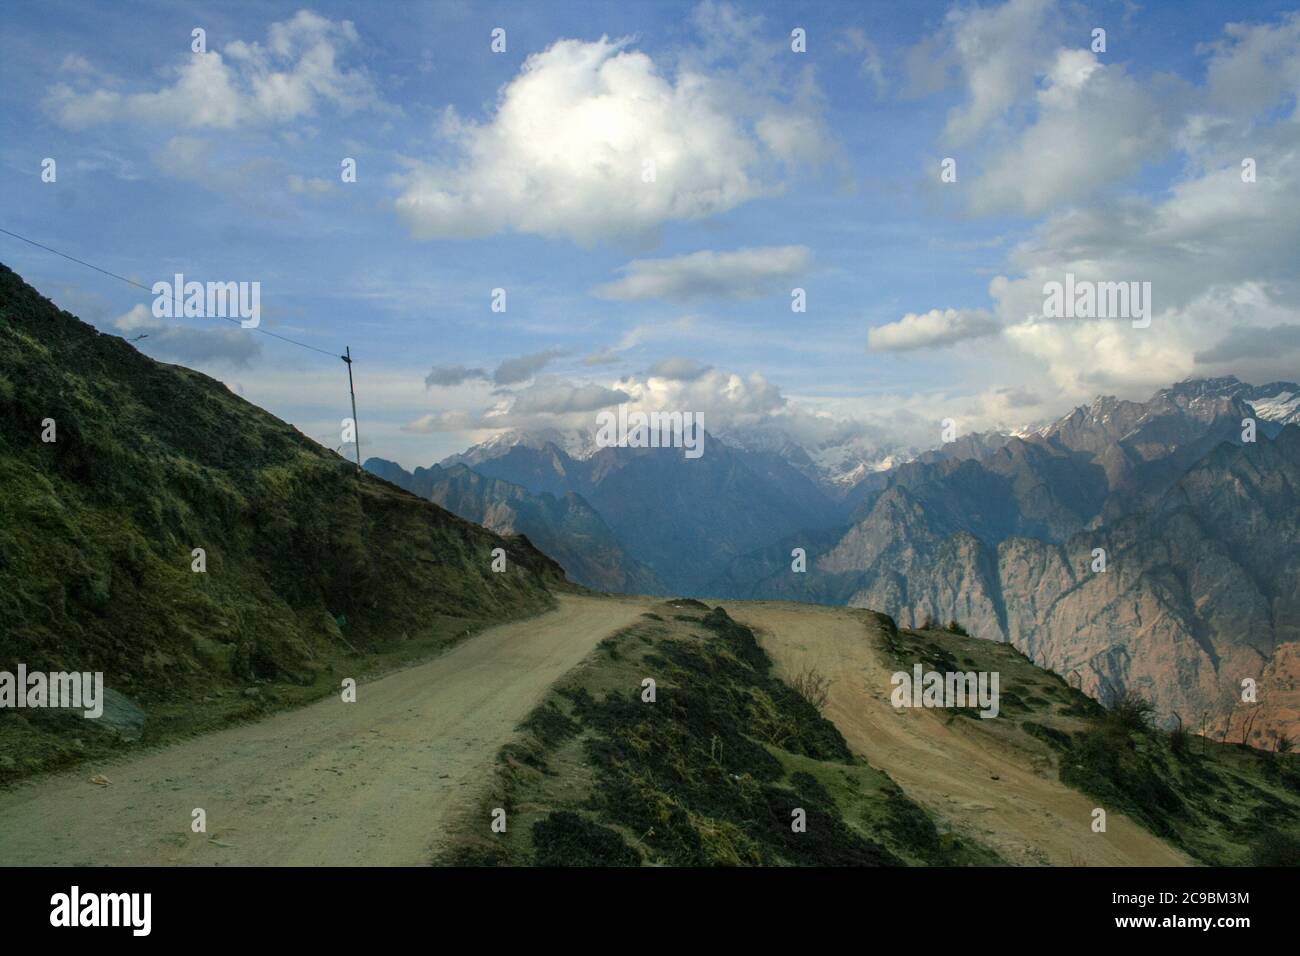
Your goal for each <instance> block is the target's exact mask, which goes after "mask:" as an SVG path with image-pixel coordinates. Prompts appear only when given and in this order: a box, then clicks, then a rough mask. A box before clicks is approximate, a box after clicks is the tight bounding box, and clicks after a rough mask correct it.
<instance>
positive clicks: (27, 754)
mask: <svg viewBox="0 0 1300 956" xmlns="http://www.w3.org/2000/svg"><path fill="white" fill-rule="evenodd" d="M250 334H251V333H250ZM322 362H323V363H324V364H323V366H322V371H321V374H322V375H335V374H338V372H339V370H338V369H336V368H334V367H332V366H331V365H329V360H328V359H327V358H325V357H324V356H322ZM340 364H341V363H340ZM45 419H53V420H54V421H55V423H56V424H55V427H56V437H57V440H56V441H54V442H52V443H45V442H42V440H41V436H42V430H43V424H42V423H43V421H44V420H45ZM496 547H504V548H505V549H506V551H507V553H508V564H507V571H506V572H505V573H493V572H492V571H491V551H492V549H493V548H496ZM195 548H202V549H204V550H205V551H206V559H207V571H206V573H196V572H195V571H193V570H191V562H192V560H193V559H192V557H191V553H192V550H193V549H195ZM562 582H563V573H562V572H561V571H560V570H559V568H558V567H557V566H556V565H555V564H553V563H552V562H551V561H550V560H549V559H547V558H545V557H544V556H543V555H541V554H540V553H539V552H537V551H536V550H535V549H534V548H533V547H532V546H531V545H530V544H529V543H528V542H527V540H526V539H523V538H501V537H498V536H497V535H494V534H492V533H490V532H488V531H485V530H484V529H482V528H480V527H478V526H476V525H473V524H471V523H470V522H467V521H463V520H461V519H459V518H456V517H455V516H453V515H451V514H449V513H447V512H446V511H443V510H442V509H441V508H439V507H437V506H436V505H433V504H431V503H429V502H427V501H422V500H420V499H418V498H415V497H414V496H412V495H409V494H407V493H406V492H404V491H401V490H399V489H398V488H395V487H394V486H392V485H389V484H388V483H386V482H383V481H381V480H379V479H376V478H374V477H372V476H368V475H366V476H362V477H358V476H357V474H356V473H355V469H354V467H353V466H352V465H350V464H349V463H347V462H346V461H344V460H343V459H341V458H340V457H339V456H337V455H336V454H334V453H332V452H330V451H328V450H326V449H323V448H321V447H320V446H318V445H317V444H316V443H314V442H313V441H311V440H310V439H308V438H306V437H305V436H303V435H302V434H300V433H299V432H298V431H296V430H295V429H294V428H293V427H292V426H290V425H288V424H286V423H285V422H282V421H280V420H278V419H276V418H274V417H273V416H271V415H270V414H268V413H267V412H265V411H263V410H261V409H259V408H257V407H256V406H254V405H251V404H249V403H248V402H245V401H243V400H242V399H240V398H238V397H237V396H235V395H233V394H231V393H230V391H229V390H228V389H227V388H226V387H225V386H224V385H222V384H221V383H220V382H217V381H215V380H213V379H211V378H208V377H207V376H205V375H202V374H199V373H197V372H194V371H190V370H188V369H184V368H180V367H176V366H170V365H164V364H161V363H159V362H155V361H153V360H151V359H149V358H147V357H146V356H144V355H142V354H141V353H139V352H138V351H136V350H135V349H134V348H133V347H131V346H130V345H128V344H127V343H126V342H125V341H123V340H122V339H120V338H117V337H114V336H108V335H103V334H100V333H99V332H97V331H96V330H94V329H93V328H91V327H90V326H88V325H86V324H85V323H82V322H80V321H79V320H77V319H76V318H75V317H74V316H72V315H70V314H68V313H66V312H62V311H60V310H59V309H57V308H56V307H55V306H54V305H53V304H52V303H51V302H49V301H48V300H46V299H44V298H43V297H41V296H40V295H39V294H38V293H36V292H35V290H33V289H32V288H30V287H29V286H27V285H26V284H25V283H23V281H22V280H21V279H20V278H19V277H18V276H17V275H15V274H14V273H13V272H12V271H10V270H9V269H7V268H5V267H3V266H0V670H10V671H12V670H14V669H15V668H16V665H17V664H18V663H19V662H22V663H24V664H26V665H27V667H28V669H29V670H42V671H44V670H75V671H80V670H90V671H103V672H104V675H105V684H106V686H108V687H109V688H111V689H112V690H114V691H116V692H118V693H120V694H124V695H126V696H127V697H128V698H130V699H132V700H134V701H135V702H137V703H139V704H141V705H142V706H143V707H144V708H145V710H146V711H147V712H148V715H149V719H148V720H147V721H146V723H145V726H144V735H145V739H146V740H149V739H159V738H160V737H161V736H165V735H166V734H167V733H168V732H169V729H171V730H175V729H176V728H177V727H181V728H190V727H201V726H205V725H207V724H208V723H210V722H211V721H213V720H217V721H219V720H223V719H227V718H230V717H239V716H243V715H246V714H250V713H257V712H258V711H259V710H261V709H263V708H265V707H266V706H269V705H270V704H272V703H274V702H275V700H276V699H277V698H282V699H298V698H301V697H304V696H310V695H311V694H314V693H321V692H324V690H326V689H329V688H337V687H338V686H339V680H341V678H342V677H344V676H356V674H357V673H358V672H360V671H363V670H365V669H366V668H367V667H369V666H371V665H372V664H373V662H374V661H375V660H376V659H378V658H382V657H383V656H384V655H385V654H388V655H391V654H392V653H394V652H409V650H410V649H411V648H422V649H425V650H428V649H431V648H433V647H436V646H438V645H439V644H442V643H445V642H447V641H449V640H452V639H454V638H457V637H460V636H463V635H464V634H465V633H466V632H468V631H470V630H472V629H474V628H476V627H478V626H480V625H481V624H483V623H485V622H490V621H497V620H501V619H503V618H506V617H511V616H517V615H522V614H527V613H531V612H535V611H539V610H541V609H543V608H546V607H548V606H550V605H551V603H552V599H551V597H550V594H549V592H548V590H547V588H548V586H549V585H560V584H562ZM404 649H405V651H404ZM399 656H400V653H399ZM116 744H117V735H116V734H115V733H114V732H113V730H112V728H111V727H110V726H109V722H108V721H100V722H97V721H87V720H84V719H81V718H73V717H70V716H67V715H61V714H57V713H51V712H48V711H46V712H41V711H36V710H23V711H17V710H5V711H0V755H2V758H3V759H0V783H2V782H4V781H5V780H8V779H13V778H14V777H16V776H19V775H21V774H23V773H27V772H31V771H33V770H37V769H44V768H48V767H51V766H56V765H58V764H60V763H66V762H69V761H74V760H76V759H78V758H79V757H81V756H84V755H87V754H90V753H99V752H103V751H104V750H105V749H109V750H111V749H113V747H115V746H116Z"/></svg>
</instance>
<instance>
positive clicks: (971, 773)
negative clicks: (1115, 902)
mask: <svg viewBox="0 0 1300 956" xmlns="http://www.w3.org/2000/svg"><path fill="white" fill-rule="evenodd" d="M724 606H725V607H726V608H727V612H728V613H729V614H731V616H732V617H733V618H735V619H736V620H737V621H739V622H741V623H742V624H745V625H747V626H749V627H750V628H752V629H753V630H754V633H755V635H756V636H757V637H758V639H759V642H760V644H762V646H763V649H764V650H766V651H767V652H768V654H770V655H771V656H772V658H773V660H774V661H775V662H776V664H777V672H778V673H779V674H780V676H781V677H783V678H785V679H787V680H788V679H789V678H790V677H791V676H792V675H794V674H798V673H799V672H800V671H801V670H802V669H803V668H804V667H806V666H813V667H815V668H817V670H819V671H820V672H821V673H822V674H823V675H825V676H826V677H828V678H830V679H831V680H832V683H831V686H830V696H829V698H828V700H827V704H826V709H825V714H826V717H827V718H828V719H829V720H831V721H832V722H834V724H835V726H836V727H838V728H839V730H840V733H842V734H843V735H844V738H845V739H846V740H847V741H848V744H849V747H850V748H851V749H852V750H853V751H854V753H857V754H859V755H861V756H862V757H865V758H866V759H867V760H868V761H869V762H870V763H871V764H872V766H874V767H877V768H878V769H880V770H883V771H885V772H886V773H888V774H889V775H890V777H892V778H893V779H894V781H895V782H896V783H897V784H898V785H899V786H901V787H902V788H903V789H904V790H905V791H906V792H907V794H908V796H910V797H911V798H912V799H913V800H916V801H917V802H918V803H920V804H922V805H923V806H924V807H926V808H927V809H928V810H930V811H931V812H932V813H934V814H935V815H936V816H938V817H941V818H943V819H945V820H947V821H949V822H950V823H951V824H953V825H954V826H955V828H956V829H957V830H958V831H959V832H961V833H963V834H966V835H968V836H970V837H971V838H973V839H975V840H978V841H980V842H982V843H984V844H985V845H986V846H990V847H992V848H993V849H995V850H997V851H998V853H999V854H1001V855H1002V857H1003V859H1005V860H1006V861H1007V862H1008V863H1013V864H1020V865H1043V864H1049V865H1053V866H1072V865H1073V866H1187V865H1190V863H1191V861H1190V860H1189V858H1188V857H1187V856H1186V855H1185V854H1183V853H1182V852H1181V851H1179V850H1177V849H1175V848H1174V847H1171V846H1169V845H1168V844H1167V843H1165V842H1164V841H1162V840H1160V839H1159V838H1157V837H1156V836H1154V835H1153V834H1151V833H1149V832H1148V831H1147V830H1145V829H1143V828H1142V827H1141V826H1139V825H1138V824H1137V823H1135V822H1133V821H1132V820H1130V819H1128V818H1127V817H1125V816H1123V815H1122V814H1120V813H1118V812H1108V813H1107V820H1106V832H1105V833H1094V832H1092V829H1091V823H1092V810H1093V807H1094V806H1095V801H1093V800H1092V799H1090V798H1088V797H1086V796H1084V795H1083V794H1081V793H1079V792H1078V791H1076V790H1072V789H1070V788H1069V787H1067V786H1065V785H1064V784H1063V783H1061V782H1060V780H1059V779H1058V778H1057V774H1056V771H1055V770H1054V769H1053V768H1052V766H1051V763H1050V761H1049V760H1048V759H1047V758H1046V757H1045V756H1043V754H1041V753H1037V752H1032V751H1030V750H1029V749H1028V748H1020V747H1017V746H1016V745H1015V744H1014V743H1013V742H1012V741H1011V740H1010V739H1008V737H1006V736H1004V735H1002V734H997V733H993V732H991V731H990V730H989V729H986V728H982V727H981V726H980V724H981V721H978V720H975V721H971V720H955V721H952V722H951V723H949V722H948V721H946V720H945V719H944V718H945V716H946V715H944V714H942V712H940V713H936V712H935V711H929V710H920V709H911V708H900V709H895V708H894V707H893V706H892V705H891V704H890V702H889V691H890V683H889V678H890V675H891V674H892V672H893V670H894V669H893V668H892V667H887V666H886V664H885V663H884V661H883V660H882V657H881V654H880V652H879V650H878V649H877V645H876V642H875V640H874V636H876V630H877V627H878V626H877V625H876V624H875V622H874V620H873V618H872V617H871V616H870V614H868V613H866V612H861V611H855V610H853V609H850V608H829V607H814V606H811V605H796V604H788V603H782V602H743V603H741V602H736V603H730V602H724ZM1033 743H1034V744H1036V742H1033ZM1042 749H1043V750H1045V749H1046V748H1042ZM994 778H996V779H994Z"/></svg>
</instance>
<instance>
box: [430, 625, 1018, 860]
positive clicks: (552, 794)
mask: <svg viewBox="0 0 1300 956" xmlns="http://www.w3.org/2000/svg"><path fill="white" fill-rule="evenodd" d="M647 677H648V678H652V679H654V681H655V682H656V688H655V690H656V700H655V701H654V702H645V701H643V699H642V681H643V679H645V678H647ZM521 730H522V737H521V739H520V741H519V742H518V743H514V744H510V745H508V746H507V747H505V748H503V750H502V752H501V754H500V758H499V767H498V774H497V779H496V781H495V785H494V787H493V789H492V793H491V795H490V796H489V798H488V801H487V803H486V804H485V805H483V806H482V807H480V808H477V810H476V812H475V813H474V814H473V816H472V819H469V820H468V821H467V822H466V825H465V827H464V829H463V830H462V832H461V833H460V834H459V837H458V839H457V840H456V841H455V842H454V844H453V845H452V846H450V847H448V849H447V852H446V856H445V861H446V862H454V863H460V864H489V865H490V864H497V865H541V866H549V865H610V866H622V865H629V866H636V865H641V864H650V865H678V866H688V865H690V866H696V865H703V866H710V865H739V866H750V865H863V866H891V865H894V866H897V865H981V864H994V863H997V862H999V860H998V858H997V857H996V856H995V855H994V854H993V853H991V852H990V851H988V850H987V849H985V848H984V847H982V846H980V845H978V844H976V843H973V842H972V841H969V840H966V839H964V838H959V837H956V836H953V835H952V834H949V833H947V832H945V831H944V830H943V829H942V828H940V827H938V826H936V824H935V821H934V820H933V819H932V818H931V817H930V816H929V815H928V814H927V813H926V812H925V811H924V810H923V809H922V808H921V807H919V806H918V805H917V804H915V803H914V802H912V801H911V800H909V799H908V798H907V797H906V796H905V795H904V794H903V792H902V790H900V789H899V788H898V786H896V785H895V784H894V783H893V781H891V780H890V779H889V777H888V776H886V775H885V774H883V773H881V772H880V771H878V770H876V769H875V768H873V767H871V766H870V765H869V764H867V763H866V762H865V761H863V760H860V759H857V758H855V757H854V756H853V755H852V754H851V753H850V752H849V749H848V747H847V745H846V744H845V742H844V738H843V737H841V736H840V734H839V732H838V731H837V730H836V729H835V726H834V725H833V724H831V723H830V722H829V721H827V720H825V719H824V718H823V717H822V716H821V715H820V713H819V712H818V710H817V708H816V707H815V706H814V705H813V704H812V703H810V702H809V701H808V700H807V699H805V697H804V696H801V694H800V693H798V692H796V691H795V690H794V689H792V688H791V687H790V686H787V685H786V684H784V683H782V682H781V681H779V680H777V679H776V678H775V677H774V676H773V675H772V673H771V662H770V661H769V659H768V657H767V655H766V654H765V653H764V652H763V651H762V649H761V648H760V647H759V646H758V644H757V642H756V641H755V639H754V636H753V634H752V633H751V632H750V630H749V629H748V628H745V627H742V626H741V625H739V624H737V623H736V622H735V621H733V620H732V619H731V618H730V617H728V615H727V613H726V611H725V610H723V609H722V608H714V609H713V610H709V609H708V608H707V607H706V606H705V605H703V604H700V603H699V602H695V601H677V602H668V603H665V604H663V605H662V606H661V607H660V609H659V611H658V612H656V613H651V614H647V615H645V617H644V619H643V621H642V622H641V623H639V624H637V625H635V626H633V627H631V628H628V629H627V630H624V631H622V632H620V633H619V634H617V635H615V636H613V637H610V638H608V639H606V640H605V641H604V642H602V644H601V645H600V647H599V648H597V650H596V651H595V652H594V653H593V654H592V655H591V656H590V657H589V658H588V659H587V661H586V662H585V663H584V664H583V665H582V666H580V667H578V668H576V669H575V670H574V671H573V672H571V674H570V675H569V677H567V678H566V679H565V680H564V681H562V682H561V683H560V684H559V685H557V687H556V688H555V690H554V691H553V692H552V693H551V695H550V697H549V699H547V700H546V701H545V702H544V703H543V704H542V706H540V707H539V708H538V709H537V710H536V711H535V712H534V713H533V714H532V716H531V717H530V718H529V719H528V720H527V721H526V722H525V724H524V725H523V727H522V728H521ZM495 807H501V808H503V809H505V811H506V813H507V829H506V832H505V833H502V834H495V833H493V832H492V831H491V829H490V826H489V823H490V819H491V811H492V809H493V808H495ZM797 808H798V809H802V810H803V811H804V812H805V814H806V821H807V828H806V831H805V832H795V831H794V829H793V827H792V822H793V817H792V815H791V814H792V812H793V811H794V810H795V809H797Z"/></svg>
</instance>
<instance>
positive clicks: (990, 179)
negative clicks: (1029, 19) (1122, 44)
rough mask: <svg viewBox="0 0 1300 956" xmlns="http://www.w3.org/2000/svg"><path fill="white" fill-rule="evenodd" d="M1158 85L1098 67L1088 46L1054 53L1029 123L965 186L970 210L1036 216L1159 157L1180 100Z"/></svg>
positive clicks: (1116, 69)
mask: <svg viewBox="0 0 1300 956" xmlns="http://www.w3.org/2000/svg"><path fill="white" fill-rule="evenodd" d="M1163 87H1164V84H1156V86H1155V88H1153V87H1152V84H1150V83H1148V82H1140V81H1138V80H1137V79H1134V78H1133V77H1130V76H1129V75H1127V74H1126V73H1125V71H1124V68H1123V67H1122V66H1104V65H1102V64H1101V63H1100V62H1099V61H1098V60H1097V57H1096V55H1095V54H1093V53H1092V52H1091V51H1089V50H1077V49H1062V50H1059V51H1057V54H1056V58H1055V61H1054V62H1053V64H1052V66H1051V68H1050V70H1049V71H1048V74H1047V77H1046V79H1045V81H1044V85H1043V87H1042V88H1041V89H1040V90H1039V91H1038V94H1037V97H1036V115H1035V117H1034V120H1033V122H1032V123H1031V124H1030V125H1029V126H1028V127H1027V128H1026V129H1025V130H1024V131H1023V132H1022V133H1021V135H1020V136H1019V138H1018V139H1016V140H1014V141H1012V142H1011V143H1010V144H1008V145H1007V146H1006V148H1005V149H1003V150H1000V151H998V152H996V153H994V154H993V155H992V156H991V157H990V158H989V159H988V161H987V162H986V164H985V168H984V171H983V173H982V174H981V175H979V176H978V177H977V178H976V179H975V182H974V185H973V187H972V188H971V190H970V202H969V205H970V208H971V210H972V211H974V212H976V213H979V214H986V213H995V212H1001V211H1012V212H1021V213H1027V214H1031V215H1032V214H1036V213H1041V212H1044V211H1046V210H1048V209H1050V208H1051V207H1053V206H1055V205H1058V204H1061V203H1068V202H1070V201H1072V200H1075V199H1078V198H1080V197H1082V196H1086V195H1088V194H1090V193H1092V192H1093V191H1095V190H1097V189H1098V188H1100V187H1103V186H1106V185H1109V184H1110V183H1112V182H1115V181H1116V180H1119V179H1122V178H1125V177H1127V176H1129V175H1131V174H1132V173H1134V172H1136V171H1137V170H1138V169H1140V168H1141V166H1142V164H1143V163H1144V162H1146V161H1149V160H1154V159H1157V158H1159V157H1162V156H1163V155H1165V154H1166V153H1167V152H1168V150H1169V148H1170V147H1171V145H1172V141H1173V137H1174V133H1175V129H1174V128H1173V126H1172V121H1173V116H1172V114H1173V111H1174V109H1175V108H1176V107H1177V106H1178V105H1180V104H1179V103H1178V97H1177V95H1176V94H1175V93H1174V91H1172V90H1165V89H1164V88H1163ZM1162 94H1163V95H1162Z"/></svg>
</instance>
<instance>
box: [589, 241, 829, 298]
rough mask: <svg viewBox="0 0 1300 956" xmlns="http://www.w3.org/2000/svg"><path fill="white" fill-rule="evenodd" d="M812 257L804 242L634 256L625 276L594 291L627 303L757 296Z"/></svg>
mask: <svg viewBox="0 0 1300 956" xmlns="http://www.w3.org/2000/svg"><path fill="white" fill-rule="evenodd" d="M811 260H812V253H811V252H810V251H809V250H808V248H807V247H806V246H766V247H761V248H754V249H737V250H736V251H734V252H712V251H708V250H705V251H702V252H693V253H690V254H689V255H683V256H674V257H673V258H670V259H634V260H633V261H632V262H630V263H628V264H627V265H626V266H624V267H623V269H622V271H623V272H624V273H625V276H624V278H622V279H619V280H618V281H617V282H612V283H610V284H608V285H603V286H600V287H599V288H596V289H594V290H592V292H593V294H594V295H597V296H600V297H601V298H604V299H615V300H624V301H628V300H631V301H636V300H644V299H672V300H676V301H686V300H691V299H702V298H709V297H714V298H729V299H753V298H757V297H759V296H762V295H766V294H768V293H770V292H773V291H774V290H777V289H779V288H781V286H782V284H783V283H787V282H789V281H791V280H792V279H794V278H796V277H797V276H799V275H800V274H802V273H803V272H804V271H806V270H807V268H808V266H809V264H810V262H811Z"/></svg>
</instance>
